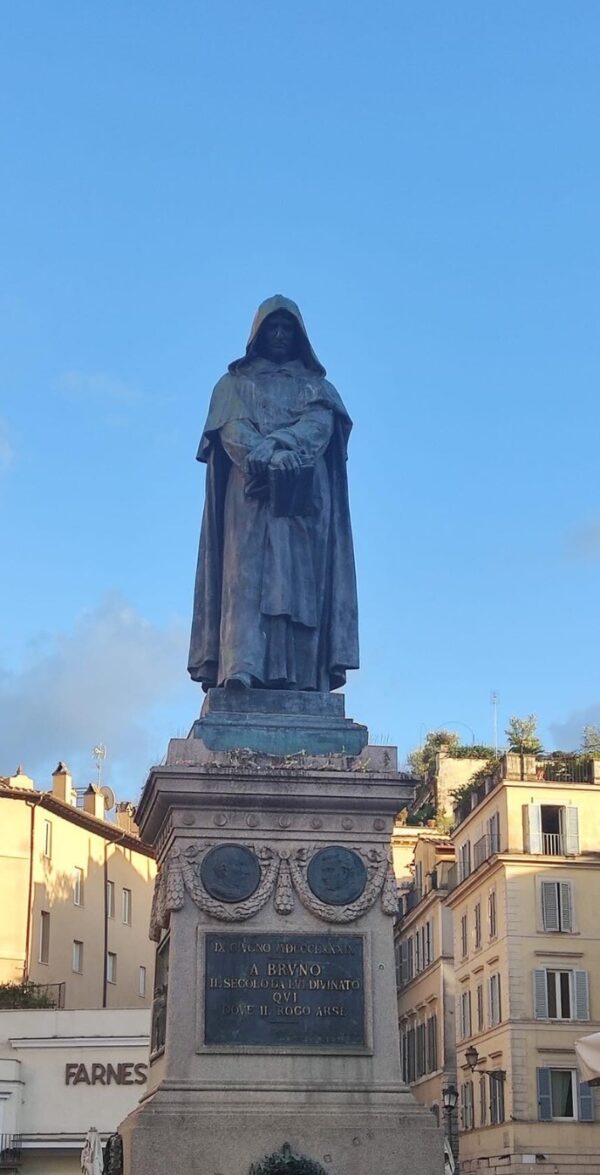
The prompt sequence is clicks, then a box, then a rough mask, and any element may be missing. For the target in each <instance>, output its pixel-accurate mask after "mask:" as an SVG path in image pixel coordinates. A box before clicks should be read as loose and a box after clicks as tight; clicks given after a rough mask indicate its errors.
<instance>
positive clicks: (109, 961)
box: [106, 951, 117, 983]
mask: <svg viewBox="0 0 600 1175" xmlns="http://www.w3.org/2000/svg"><path fill="white" fill-rule="evenodd" d="M106 980H107V982H108V983H116V982H117V956H116V955H115V954H114V952H113V951H109V952H108V954H107V956H106Z"/></svg>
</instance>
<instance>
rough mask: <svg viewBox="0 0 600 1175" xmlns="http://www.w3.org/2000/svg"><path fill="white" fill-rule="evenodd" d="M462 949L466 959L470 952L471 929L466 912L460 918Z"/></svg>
mask: <svg viewBox="0 0 600 1175" xmlns="http://www.w3.org/2000/svg"><path fill="white" fill-rule="evenodd" d="M460 949H461V954H462V957H463V959H466V957H467V954H468V952H469V930H468V926H467V915H466V914H463V916H462V918H461V920H460Z"/></svg>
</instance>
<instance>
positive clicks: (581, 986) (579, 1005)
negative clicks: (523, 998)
mask: <svg viewBox="0 0 600 1175" xmlns="http://www.w3.org/2000/svg"><path fill="white" fill-rule="evenodd" d="M533 999H534V1008H535V1018H536V1020H589V1018H590V996H589V980H588V973H587V971H570V970H564V971H561V970H558V969H556V970H555V969H554V968H551V967H539V968H536V970H535V971H534V973H533Z"/></svg>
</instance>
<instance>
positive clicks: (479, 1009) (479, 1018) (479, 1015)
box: [477, 983, 483, 1032]
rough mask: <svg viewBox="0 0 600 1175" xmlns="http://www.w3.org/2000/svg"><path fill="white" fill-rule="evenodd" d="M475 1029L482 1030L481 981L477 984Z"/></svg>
mask: <svg viewBox="0 0 600 1175" xmlns="http://www.w3.org/2000/svg"><path fill="white" fill-rule="evenodd" d="M477 1031H478V1032H483V983H478V984H477Z"/></svg>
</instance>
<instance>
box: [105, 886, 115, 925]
mask: <svg viewBox="0 0 600 1175" xmlns="http://www.w3.org/2000/svg"><path fill="white" fill-rule="evenodd" d="M106 915H107V917H108V918H114V916H115V883H114V881H107V883H106Z"/></svg>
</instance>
